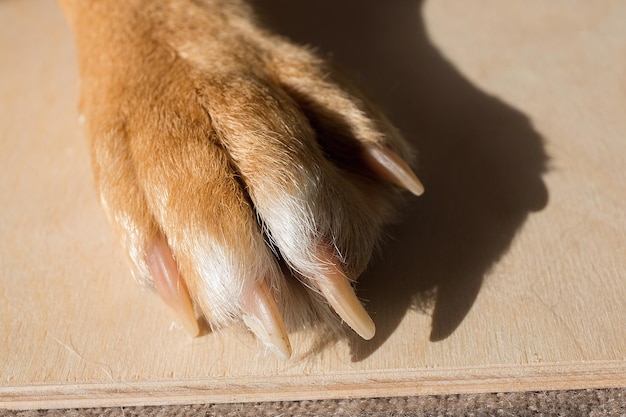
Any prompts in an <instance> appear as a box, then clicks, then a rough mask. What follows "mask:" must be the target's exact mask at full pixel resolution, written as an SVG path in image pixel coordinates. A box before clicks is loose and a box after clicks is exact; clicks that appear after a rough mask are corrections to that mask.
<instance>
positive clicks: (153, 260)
mask: <svg viewBox="0 0 626 417" xmlns="http://www.w3.org/2000/svg"><path fill="white" fill-rule="evenodd" d="M146 262H147V264H148V269H149V270H150V274H151V275H152V279H153V281H154V286H155V288H156V290H157V293H158V294H159V296H160V297H161V299H162V300H163V301H164V302H165V304H167V306H168V307H169V308H170V310H171V312H172V313H173V316H174V320H175V321H176V322H178V323H179V324H180V325H181V326H182V327H183V328H184V329H185V331H186V332H187V333H189V334H190V335H191V336H192V337H196V336H198V334H199V333H200V328H199V326H198V321H197V320H196V315H195V313H194V311H193V305H192V302H191V297H190V296H189V291H188V290H187V286H186V285H185V281H183V279H182V277H181V276H180V273H179V272H178V268H177V266H176V261H175V260H174V258H173V256H172V252H171V251H170V248H169V246H168V244H167V242H166V240H165V238H164V237H163V236H158V237H157V238H156V239H155V240H154V241H153V242H152V245H151V246H150V247H149V248H148V250H147V252H146Z"/></svg>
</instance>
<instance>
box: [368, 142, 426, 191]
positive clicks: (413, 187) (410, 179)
mask: <svg viewBox="0 0 626 417" xmlns="http://www.w3.org/2000/svg"><path fill="white" fill-rule="evenodd" d="M364 156H365V161H366V163H367V165H368V166H369V167H370V169H372V170H373V171H374V172H375V173H376V174H377V175H379V176H380V177H381V178H384V179H385V180H387V181H389V182H391V183H393V184H396V185H397V186H399V187H401V188H404V189H405V190H407V191H409V192H411V193H413V194H415V195H417V196H419V195H422V194H423V193H424V185H422V182H421V181H420V180H419V178H417V175H415V173H414V172H413V170H412V169H411V168H410V167H409V165H408V164H407V163H406V162H404V160H403V159H402V158H401V157H400V156H399V155H398V154H397V153H395V152H394V151H392V150H391V149H389V148H388V147H386V146H380V145H374V144H370V145H365V152H364Z"/></svg>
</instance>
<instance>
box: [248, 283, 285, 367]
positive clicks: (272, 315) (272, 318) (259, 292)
mask: <svg viewBox="0 0 626 417" xmlns="http://www.w3.org/2000/svg"><path fill="white" fill-rule="evenodd" d="M243 309H244V314H243V321H244V323H245V324H246V326H248V328H249V329H250V330H251V331H252V333H254V335H255V336H256V337H257V338H258V339H259V340H260V341H261V342H263V344H264V345H265V346H267V347H268V348H269V349H270V350H271V351H272V352H274V354H276V356H278V358H279V359H281V360H287V359H289V358H290V357H291V344H290V343H289V337H288V336H287V331H286V330H285V324H284V323H283V319H282V317H281V315H280V312H279V311H278V306H277V305H276V301H274V297H273V296H272V294H271V292H270V290H269V288H268V286H267V283H266V282H265V281H261V282H260V283H258V284H257V285H256V286H255V287H254V288H253V290H252V291H251V292H250V294H248V295H247V296H246V297H245V299H244V300H243Z"/></svg>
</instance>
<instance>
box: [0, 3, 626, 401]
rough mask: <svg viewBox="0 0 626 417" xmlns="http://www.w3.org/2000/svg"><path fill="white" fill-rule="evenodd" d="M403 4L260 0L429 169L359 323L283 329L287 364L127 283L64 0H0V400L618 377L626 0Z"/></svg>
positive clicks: (473, 388)
mask: <svg viewBox="0 0 626 417" xmlns="http://www.w3.org/2000/svg"><path fill="white" fill-rule="evenodd" d="M291 3H297V4H300V3H299V2H291ZM311 3H316V2H311ZM321 3H324V2H321ZM372 3H377V2H372ZM378 3H379V2H378ZM400 3H410V2H398V4H400ZM277 4H279V5H280V2H278V3H277ZM307 4H308V3H307ZM405 6H406V5H398V6H388V5H385V7H386V8H387V9H385V10H383V11H381V10H375V7H377V6H372V5H370V3H369V2H366V3H364V6H363V7H362V8H361V9H362V10H361V11H359V13H361V14H362V16H361V15H359V16H357V18H354V19H353V20H355V21H357V22H358V21H359V19H358V17H363V19H362V20H361V21H363V22H365V23H363V25H362V26H359V23H354V26H353V27H351V28H352V29H354V30H352V31H346V34H345V38H332V39H331V38H328V37H326V38H325V37H324V36H329V35H326V34H327V33H333V27H334V26H333V25H336V26H337V27H338V28H342V27H343V26H342V24H343V23H342V21H341V20H340V17H341V16H342V15H341V14H340V13H338V14H337V16H339V17H332V18H331V17H328V19H327V24H328V26H327V29H328V30H326V31H324V33H323V34H321V35H319V38H315V36H314V35H310V34H309V35H307V33H305V32H306V30H307V21H306V19H304V23H302V24H301V22H299V21H298V20H297V19H298V16H294V17H292V18H290V20H285V19H283V18H282V17H281V16H280V15H279V14H272V11H271V10H269V9H268V10H269V11H268V14H269V19H270V20H271V19H275V20H276V24H277V26H279V27H282V29H283V30H284V31H285V32H286V33H289V34H291V35H292V36H294V37H296V38H299V37H300V38H301V40H305V41H307V40H308V41H310V42H313V41H314V42H316V43H319V44H320V45H322V46H323V47H326V48H327V49H328V50H333V48H335V49H334V50H333V52H334V53H335V55H336V57H337V58H338V60H339V61H343V62H344V63H345V64H347V65H348V66H352V67H353V68H356V70H357V71H359V74H360V75H359V76H360V77H361V79H362V80H364V81H365V82H366V83H367V85H368V86H371V89H372V90H373V94H375V95H377V96H378V97H379V98H380V101H381V102H383V103H384V104H385V105H386V106H387V108H388V109H389V110H390V114H391V117H392V118H393V119H394V120H395V121H396V122H397V123H398V124H399V126H400V127H401V128H402V129H403V131H404V132H405V134H407V136H409V137H410V138H411V140H413V141H414V142H415V143H416V145H417V147H418V148H419V149H420V150H421V154H420V160H421V168H420V169H421V171H422V176H423V178H424V179H425V182H426V187H427V193H426V194H425V195H424V197H423V198H421V199H415V200H411V201H410V202H409V203H408V204H407V207H406V209H405V213H404V218H403V219H402V221H401V222H400V223H399V224H398V225H395V226H393V227H391V229H390V236H391V237H390V239H389V242H388V243H387V244H386V247H385V248H384V250H383V256H381V257H380V258H379V259H377V261H376V262H375V264H374V265H373V266H372V268H371V269H370V270H369V271H368V272H367V273H366V275H365V276H364V277H363V279H362V282H361V286H360V289H361V292H360V295H362V296H363V297H364V298H365V299H368V300H369V302H368V304H367V306H368V310H370V311H371V312H372V313H373V316H374V320H375V321H376V323H377V326H378V334H377V336H376V337H375V338H374V340H372V341H371V342H364V341H359V340H356V339H353V338H351V337H346V338H345V339H341V340H328V341H326V340H325V339H324V337H323V335H321V337H320V335H311V334H308V333H306V332H297V333H295V334H293V335H292V339H293V344H294V345H295V346H297V348H296V354H295V358H294V359H293V360H291V361H289V362H285V363H283V362H279V361H277V360H275V359H274V358H273V356H272V355H271V353H267V354H265V353H264V352H263V351H261V352H260V353H259V347H258V346H257V344H256V342H255V341H254V339H253V338H252V337H251V336H250V335H248V334H247V333H246V332H245V331H242V330H236V329H235V330H228V331H224V332H221V333H219V334H207V335H205V336H203V337H201V338H198V339H194V340H191V339H189V338H187V337H186V336H185V335H184V334H183V333H182V332H181V331H179V330H178V329H176V328H172V327H171V326H170V321H169V317H168V315H167V312H166V310H165V308H164V307H162V306H161V304H160V303H159V301H158V300H157V299H156V297H155V296H153V295H152V294H150V293H148V292H146V291H144V290H142V289H141V288H139V287H138V286H136V285H135V284H134V283H133V282H132V279H131V278H130V274H129V272H128V270H127V266H126V264H125V260H124V258H123V255H122V254H121V251H120V250H119V249H118V247H117V245H116V243H115V242H114V239H113V236H112V234H111V232H110V231H109V229H108V226H107V224H106V222H105V220H104V216H103V214H102V212H101V209H100V207H99V206H98V201H97V196H96V194H95V192H94V190H93V187H92V180H91V172H90V167H89V157H88V150H87V144H86V139H85V138H84V134H83V132H82V130H81V127H80V124H79V123H78V113H77V110H76V101H77V90H78V88H77V87H78V83H77V74H76V70H75V55H74V49H73V43H72V39H71V36H70V33H69V30H68V28H67V26H66V24H65V22H64V20H63V17H62V16H61V14H60V12H59V11H58V10H57V8H56V6H55V4H54V3H53V2H48V1H45V2H44V1H32V0H31V1H28V0H6V1H3V2H0V97H1V100H0V191H1V192H0V242H1V243H0V407H8V408H40V407H81V406H112V405H131V404H165V403H168V404H170V403H190V402H230V401H256V400H295V399H308V398H335V397H357V396H393V395H414V394H433V393H465V392H488V391H509V390H510V391H516V390H544V389H569V388H600V387H624V386H626V330H625V325H624V318H625V317H626V211H625V205H626V203H625V202H626V170H625V169H624V161H625V160H626V117H624V108H626V26H624V25H623V22H624V21H625V19H626V4H624V3H623V2H616V1H609V0H603V1H595V2H584V1H576V2H569V1H568V2H566V1H564V0H563V1H553V2H543V1H539V0H534V1H523V0H519V1H518V0H515V1H513V0H511V1H507V2H498V1H495V0H471V1H465V2H458V1H453V0H444V1H438V2H430V1H429V2H425V3H415V4H411V5H410V6H411V7H410V8H408V9H407V10H404V9H402V7H405ZM291 7H294V6H293V5H292V6H291ZM311 7H314V5H312V4H311V5H307V6H302V8H303V10H305V11H306V13H305V14H307V16H306V17H311V16H313V13H314V12H315V10H313V9H311V10H308V9H307V8H311ZM341 7H344V6H341ZM378 7H379V6H378ZM406 7H408V6H406ZM276 8H278V6H276ZM285 10H287V7H286V6H285ZM318 11H319V10H318ZM293 12H294V13H296V14H297V13H298V11H297V10H295V11H293ZM300 13H304V12H303V11H300ZM365 13H372V16H375V17H376V18H377V19H379V20H380V21H381V22H382V23H381V27H384V29H385V31H382V29H381V28H378V26H376V25H373V24H372V23H371V21H369V20H368V19H366V18H367V17H368V16H366V15H365ZM281 19H282V20H281ZM309 20H310V21H311V22H313V21H315V19H312V18H309ZM309 24H311V23H309ZM385 25H386V26H385ZM318 32H320V31H318ZM306 36H313V37H311V38H309V39H306ZM365 36H373V37H375V39H374V40H376V41H377V42H372V43H371V44H370V45H372V46H371V47H368V48H369V49H367V50H363V51H359V50H358V48H356V47H355V45H358V44H359V43H358V42H356V43H355V42H353V43H352V44H351V43H350V39H351V37H352V38H354V39H356V40H362V41H363V42H367V41H370V40H371V39H367V38H365ZM400 40H401V42H400ZM333 42H335V43H333ZM393 74H396V75H395V76H394V75H393ZM320 340H321V341H322V342H327V343H325V344H324V343H321V344H320V343H319V342H320ZM315 348H319V350H316V351H312V350H314V349H315Z"/></svg>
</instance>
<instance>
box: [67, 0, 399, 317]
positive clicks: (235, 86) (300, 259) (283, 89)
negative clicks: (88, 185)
mask: <svg viewBox="0 0 626 417" xmlns="http://www.w3.org/2000/svg"><path fill="white" fill-rule="evenodd" d="M61 3H62V6H63V8H64V10H65V12H66V14H67V16H68V18H69V20H70V22H71V25H72V27H73V30H74V32H75V35H76V42H77V48H78V56H79V65H80V74H81V100H80V109H81V112H82V113H83V114H84V115H85V118H86V122H87V128H88V134H89V138H90V141H91V149H92V159H93V166H94V172H95V178H96V183H97V187H98V189H99V191H100V196H101V200H102V204H103V206H104V208H105V211H106V213H107V215H108V217H109V220H110V222H111V224H112V225H113V227H114V228H115V230H116V233H117V235H118V236H119V238H120V240H121V242H122V243H123V245H124V247H125V248H126V250H127V252H128V254H129V256H130V259H131V261H132V265H133V269H134V274H135V276H136V278H137V279H138V280H140V281H142V282H144V283H147V284H150V281H151V278H150V276H149V275H150V274H149V272H148V268H147V266H146V261H145V248H146V247H147V245H148V244H149V242H150V241H151V240H153V239H154V238H155V236H157V235H158V234H163V235H165V236H166V238H167V242H168V244H169V246H170V247H171V249H172V252H173V254H174V256H175V259H176V261H177V263H178V266H179V269H180V271H181V273H182V275H183V276H184V279H185V281H186V282H187V285H188V287H189V289H190V292H191V295H192V298H193V299H194V301H195V303H196V304H197V305H198V306H199V307H200V308H201V309H202V311H203V312H204V313H205V314H206V315H207V316H209V317H210V320H211V323H212V325H214V326H222V325H229V324H231V323H232V322H236V321H239V317H240V316H241V305H240V299H241V297H242V295H244V294H245V293H246V291H249V290H250V288H251V286H252V284H253V283H254V282H257V281H259V280H261V279H265V280H267V281H268V282H269V283H270V287H271V288H272V292H273V293H274V295H275V297H276V298H277V300H278V304H279V306H280V309H281V310H282V311H283V314H284V315H285V316H286V318H287V320H286V321H287V322H288V325H290V326H294V325H297V323H298V320H302V319H303V317H306V316H307V315H308V316H313V317H318V318H319V317H320V315H321V316H323V317H325V319H326V318H327V317H328V315H327V313H326V310H327V307H326V305H325V303H321V302H319V297H318V296H317V295H313V296H312V297H310V298H309V296H306V298H303V297H302V294H304V293H305V292H303V291H302V290H301V289H299V288H297V286H295V285H294V282H296V281H295V280H294V279H292V278H290V277H285V275H284V272H283V270H285V268H284V265H283V266H282V267H281V263H282V262H284V263H285V264H286V265H287V266H288V267H289V269H290V270H291V271H292V274H294V275H295V276H296V277H297V278H299V279H300V280H302V282H303V283H304V284H305V285H306V286H314V285H311V284H312V281H311V280H315V277H316V274H317V273H318V272H319V271H320V270H323V269H324V268H325V265H323V264H322V265H320V263H319V261H318V260H317V259H316V257H315V248H316V247H317V246H318V245H329V246H330V247H334V249H335V251H336V252H335V253H336V256H337V257H338V258H339V259H340V260H341V262H342V264H343V266H344V268H345V269H346V271H348V274H349V276H351V277H353V278H356V277H357V276H358V275H359V274H360V273H361V272H362V270H363V269H364V268H365V266H366V265H367V263H368V261H369V259H370V257H371V254H372V250H373V248H374V246H375V243H376V240H377V238H378V236H379V234H380V231H381V227H382V225H383V224H384V222H385V221H386V220H388V217H389V215H390V212H391V207H392V203H393V202H394V201H395V196H396V194H397V193H396V192H395V190H393V189H392V188H391V187H390V186H389V185H388V184H386V183H384V182H383V181H382V180H380V179H378V178H377V177H376V175H374V174H373V173H372V172H371V171H369V170H368V169H367V167H365V165H364V164H363V162H362V160H361V158H360V152H361V148H362V144H366V143H376V144H384V145H387V146H389V147H391V148H392V149H394V150H395V151H396V152H398V153H400V154H402V155H403V156H405V157H408V156H409V152H408V148H407V146H406V145H405V143H404V142H403V141H402V139H401V138H400V136H399V135H398V134H397V133H396V132H395V131H394V129H393V127H391V126H390V124H389V123H388V122H387V121H386V120H385V118H384V117H383V116H382V115H380V114H379V113H378V112H377V111H376V110H374V109H373V107H372V106H371V105H369V104H368V103H367V102H366V101H365V100H364V99H363V98H362V96H361V95H360V94H359V93H358V92H356V91H355V90H354V89H352V88H348V87H345V86H344V87H341V86H339V84H338V83H337V82H336V81H335V80H334V75H333V72H332V71H331V69H330V68H329V66H328V65H327V64H326V63H325V62H323V61H322V60H320V59H319V58H318V57H317V56H315V55H314V54H312V53H311V52H310V51H308V50H306V49H304V48H301V47H298V46H295V45H293V44H291V43H290V42H288V41H286V40H285V39H282V38H280V37H278V36H276V35H274V34H271V33H270V32H268V31H267V30H265V29H264V28H263V27H262V26H260V25H259V24H258V23H257V22H256V20H255V18H254V16H253V14H252V11H251V10H250V9H249V8H248V6H247V5H246V4H244V3H243V2H240V1H233V0H202V1H200V0H198V1H193V0H90V1H87V0H84V1H80V0H63V1H61ZM273 251H274V252H280V259H281V260H280V261H279V260H278V259H277V257H276V256H275V255H274V253H273ZM298 294H299V295H298ZM294 300H296V301H294ZM303 310H306V312H308V313H307V314H303V313H302V311H303Z"/></svg>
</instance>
